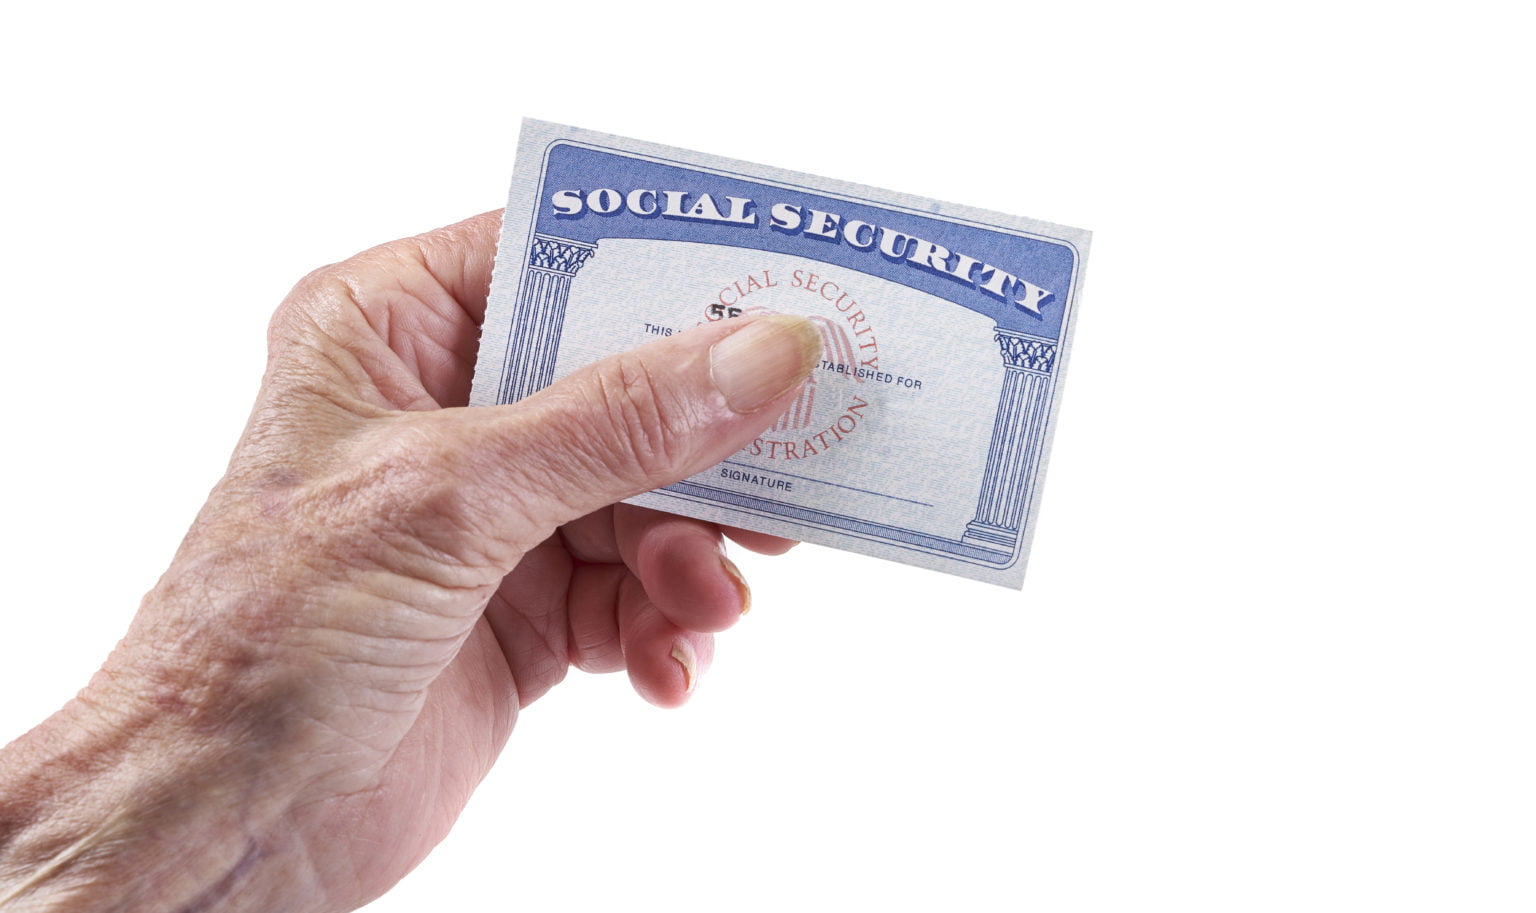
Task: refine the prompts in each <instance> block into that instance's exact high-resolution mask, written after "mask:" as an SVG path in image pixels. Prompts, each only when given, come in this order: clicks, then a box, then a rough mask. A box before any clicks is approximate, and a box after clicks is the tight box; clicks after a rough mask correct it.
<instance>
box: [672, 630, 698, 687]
mask: <svg viewBox="0 0 1536 913" xmlns="http://www.w3.org/2000/svg"><path fill="white" fill-rule="evenodd" d="M672 658H673V659H675V660H677V664H678V665H679V666H682V667H683V693H684V694H692V693H693V679H694V676H695V675H697V674H698V668H699V661H698V657H697V656H695V655H694V652H693V644H691V643H689V642H688V641H687V640H684V639H683V638H681V637H679V638H678V639H677V640H674V641H672Z"/></svg>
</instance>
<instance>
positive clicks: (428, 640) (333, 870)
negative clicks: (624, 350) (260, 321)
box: [0, 213, 819, 910]
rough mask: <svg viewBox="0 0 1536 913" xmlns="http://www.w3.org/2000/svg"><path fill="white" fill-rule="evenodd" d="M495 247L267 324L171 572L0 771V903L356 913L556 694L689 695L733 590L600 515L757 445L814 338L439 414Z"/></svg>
mask: <svg viewBox="0 0 1536 913" xmlns="http://www.w3.org/2000/svg"><path fill="white" fill-rule="evenodd" d="M498 225H499V213H487V214H485V215H482V216H479V217H477V218H474V219H470V220H468V221H465V222H462V223H460V224H458V225H454V226H451V227H449V228H445V229H442V230H439V231H436V232H432V233H430V234H426V235H422V236H420V237H417V238H413V239H409V240H405V241H399V242H395V243H393V244H388V245H385V246H383V247H379V248H376V249H374V250H371V251H368V252H365V253H363V254H361V255H359V256H357V257H355V258H353V259H351V260H349V261H347V262H345V263H341V264H337V265H335V266H331V267H327V268H325V269H322V270H319V271H317V272H316V273H314V274H312V275H310V276H309V277H307V278H305V279H304V280H303V281H302V282H300V284H299V285H298V286H297V287H296V288H295V289H294V291H293V292H292V294H290V296H289V297H288V299H287V300H286V301H285V302H284V303H283V305H282V307H281V308H280V309H279V311H278V313H277V315H276V317H275V318H274V320H273V322H272V326H271V331H270V334H269V346H270V355H269V361H268V368H267V373H266V377H265V379H264V382H263V384H262V388H261V391H260V393H259V395H258V398H257V402H256V405H255V408H254V411H253V414H252V416H251V420H250V423H249V425H248V426H247V428H246V431H245V434H244V436H243V437H242V439H241V441H240V443H239V445H238V447H237V448H236V450H235V453H234V456H233V458H232V460H231V462H230V465H229V469H228V472H227V474H226V475H225V477H224V479H223V480H222V481H221V482H220V483H219V484H218V486H217V487H216V488H215V490H214V491H213V492H212V494H211V495H210V498H209V501H208V504H207V506H206V507H205V508H204V509H203V511H202V512H201V514H200V515H199V516H198V518H197V520H196V522H195V524H194V525H193V527H192V529H191V531H190V532H189V534H188V536H187V538H186V540H185V542H184V543H183V544H182V547H181V549H180V551H179V552H178V554H177V556H176V559H175V561H174V562H173V564H172V567H171V568H170V570H169V571H168V572H167V573H166V574H165V576H164V577H163V578H162V579H161V580H160V582H159V584H158V585H157V586H156V587H155V589H154V590H153V591H152V592H151V593H150V594H149V595H148V596H147V597H146V598H145V600H144V603H143V606H142V607H141V609H140V612H139V614H138V616H137V617H136V618H135V620H134V623H133V625H132V627H131V629H130V631H129V633H128V635H127V636H126V638H125V639H124V640H123V642H122V643H121V644H120V645H119V647H118V649H117V650H116V651H114V653H113V655H112V656H111V657H110V658H109V660H108V661H107V663H106V665H105V666H104V667H103V669H102V671H101V672H100V673H99V674H98V675H97V676H96V677H95V678H94V679H93V680H92V682H91V683H90V685H89V686H88V687H87V688H86V690H85V691H83V692H82V693H81V695H80V697H79V698H78V699H77V700H75V701H74V702H72V703H71V704H70V705H69V706H68V707H66V708H65V709H64V710H62V711H60V713H59V714H57V715H55V716H54V717H53V718H52V719H50V720H49V721H48V722H47V723H45V724H44V725H42V726H40V727H39V728H38V729H36V730H34V731H33V732H32V733H29V734H28V735H27V736H25V737H23V738H22V739H20V740H18V741H17V742H16V743H14V744H12V745H11V746H9V747H8V748H7V749H6V750H5V752H4V753H3V754H0V905H3V901H4V900H5V899H7V898H12V899H17V900H19V901H21V902H23V903H27V902H31V903H34V904H37V905H38V906H37V908H38V909H55V908H57V909H77V908H78V909H104V908H110V909H122V910H138V909H183V908H185V909H199V910H203V909H210V910H211V909H218V910H236V909H239V910H243V909H253V910H273V909H301V910H342V909H352V908H355V907H356V906H359V905H361V904H362V903H365V902H366V901H368V900H370V899H372V898H373V897H375V896H377V895H378V894H380V893H382V892H383V891H384V890H386V889H387V888H388V887H390V886H391V885H393V884H394V883H395V882H396V881H397V880H398V879H399V878H400V877H401V876H402V875H404V874H405V873H406V872H407V871H409V870H410V869H411V867H413V866H414V865H415V864H416V863H417V862H419V861H420V860H421V859H422V857H424V856H425V855H426V853H427V852H428V850H430V849H431V847H432V846H434V845H435V844H436V843H437V842H438V841H439V840H440V839H441V838H442V836H443V835H444V834H445V833H446V832H447V830H448V829H449V827H450V826H451V825H452V823H453V821H454V819H455V818H456V817H457V815H458V813H459V812H460V810H461V809H462V808H463V806H464V803H465V802H466V801H467V800H468V798H469V794H470V792H471V791H472V790H473V789H474V787H475V785H476V784H477V783H478V782H479V780H480V779H481V777H482V776H483V775H484V774H485V773H486V771H487V770H488V769H489V768H490V765H491V764H492V762H493V761H494V760H495V758H496V756H497V754H498V753H499V752H500V750H501V748H502V746H503V744H504V743H505V741H506V739H507V737H508V735H509V734H510V732H511V730H512V727H513V724H514V722H515V721H516V718H517V713H518V710H519V709H520V708H521V707H523V706H526V705H527V704H528V703H529V702H531V701H533V700H535V699H537V698H538V697H539V696H541V695H542V694H544V693H545V692H546V691H548V690H549V689H550V688H551V687H553V686H554V685H555V684H557V683H558V682H559V681H560V680H561V679H562V678H563V677H564V676H565V673H566V670H567V669H568V668H569V666H571V665H576V666H578V667H580V668H583V669H587V670H589V671H611V670H617V669H620V668H623V669H627V670H628V673H629V677H630V680H631V682H632V683H633V684H634V687H635V688H636V690H638V691H639V692H640V694H642V695H643V696H645V697H646V698H647V699H649V700H651V701H652V702H654V703H657V704H661V705H664V706H673V705H676V704H679V703H681V702H682V701H683V700H685V699H686V696H687V694H688V692H689V691H690V690H691V689H692V688H693V686H694V684H695V683H696V681H697V679H698V676H699V675H700V674H701V673H702V672H703V671H704V669H705V668H706V667H707V666H708V664H709V660H710V657H711V654H712V640H711V632H715V631H720V630H723V629H725V628H727V627H729V626H730V625H731V624H732V623H733V622H734V621H735V620H736V619H737V618H738V617H739V616H740V615H741V613H742V612H744V611H745V610H746V608H747V604H748V593H747V589H746V585H745V583H744V582H743V581H742V579H741V576H740V574H739V572H737V571H736V569H735V567H734V565H733V564H731V562H730V561H729V560H728V559H727V558H725V556H724V553H723V551H722V548H721V532H722V531H721V530H720V529H719V528H717V527H715V526H713V525H712V524H708V523H703V522H700V521H696V520H689V519H683V518H679V517H673V516H670V515H665V514H658V513H655V512H651V511H646V510H642V509H638V508H633V507H629V506H627V505H623V504H616V503H615V502H617V501H619V500H621V499H623V498H626V497H628V496H630V495H633V494H637V493H639V492H642V491H647V490H649V489H652V488H656V487H658V486H661V485H665V484H669V483H671V482H673V481H676V480H678V479H681V478H684V477H686V476H689V475H691V474H693V473H696V472H698V471H700V470H702V469H705V468H707V467H708V466H710V465H712V464H714V463H716V462H718V461H720V460H721V459H723V458H725V457H727V456H728V455H729V454H730V453H732V452H733V451H735V450H736V449H738V448H739V447H741V446H742V445H743V444H744V443H745V442H746V441H748V440H750V439H751V438H752V437H753V436H754V435H755V434H756V433H758V432H759V431H761V430H762V429H763V428H765V427H767V426H768V425H769V424H770V423H771V421H772V420H773V418H774V417H775V416H777V415H778V414H779V413H780V412H782V411H783V409H784V408H786V407H787V405H788V404H789V402H790V401H791V400H792V399H793V397H794V395H795V393H796V391H797V390H798V389H799V386H800V383H801V382H802V380H803V379H804V377H805V376H806V374H807V373H808V372H809V370H810V369H811V366H812V365H813V364H814V363H815V360H816V357H817V356H818V353H819V341H818V337H817V335H816V333H815V331H814V329H812V328H811V327H810V325H809V324H808V323H807V322H805V321H801V320H799V319H797V318H788V317H769V318H761V319H757V320H751V321H747V320H731V321H722V322H721V323H718V324H711V325H708V326H705V327H701V328H699V329H696V330H693V331H690V332H688V333H684V334H681V335H679V336H675V337H671V338H668V339H665V340H661V341H659V342H656V343H654V344H652V345H649V346H645V347H643V348H641V349H637V350H635V351H634V352H631V353H628V354H625V355H622V356H617V357H615V358H612V359H609V360H607V361H605V362H602V363H600V364H598V365H594V366H592V367H590V368H587V369H585V370H582V371H580V372H577V373H576V374H575V375H573V376H571V377H569V378H567V379H565V380H563V381H561V382H560V383H558V384H556V385H554V386H552V387H550V388H549V389H547V390H545V391H543V392H542V393H540V394H538V395H536V396H534V397H530V398H529V399H527V400H524V401H523V402H520V403H518V404H515V405H511V406H498V407H494V408H477V409H466V408H445V407H457V406H462V405H463V403H464V402H465V401H466V399H467V395H468V390H469V382H470V374H471V370H472V367H473V364H474V353H475V349H476V344H477V338H478V326H479V322H480V320H481V318H482V316H483V312H484V307H485V290H486V287H487V285H488V284H489V276H490V267H491V262H492V259H493V257H494V248H495V236H496V233H497V229H498ZM725 532H726V533H727V534H728V535H730V536H731V537H732V538H733V539H735V540H736V541H738V542H739V543H741V544H743V545H745V546H747V547H749V548H753V549H756V550H758V551H763V552H769V553H774V552H780V551H783V550H785V549H787V548H788V547H789V546H790V545H791V544H792V543H789V542H786V541H785V540H780V539H775V538H773V537H770V536H764V535H761V534H753V533H746V532H741V531H731V530H726V531H725ZM29 908H30V907H29Z"/></svg>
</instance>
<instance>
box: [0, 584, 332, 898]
mask: <svg viewBox="0 0 1536 913" xmlns="http://www.w3.org/2000/svg"><path fill="white" fill-rule="evenodd" d="M142 614H146V613H141V617H142ZM134 644H135V642H134V640H133V639H132V638H131V637H130V638H129V639H128V640H125V642H124V643H123V645H121V646H120V647H119V648H118V650H117V651H115V652H114V654H113V656H112V658H111V659H109V661H108V662H107V664H106V666H104V667H103V669H102V671H101V672H99V673H98V674H97V675H96V676H95V678H93V680H92V681H91V683H90V684H89V685H88V686H87V688H86V689H85V690H84V691H82V692H81V694H80V696H79V697H77V698H75V699H74V700H72V701H70V703H69V704H68V705H66V706H65V707H64V708H63V709H62V710H60V711H59V712H58V713H56V714H54V716H52V717H51V718H49V719H48V720H47V721H45V722H44V723H43V724H41V725H39V726H38V727H37V728H35V729H34V730H32V731H31V732H29V733H27V734H26V735H24V736H22V737H21V738H20V739H18V740H17V741H16V742H14V743H12V744H11V745H10V746H7V747H6V748H5V749H4V750H3V751H0V907H7V906H8V903H7V902H15V903H17V904H18V908H19V909H28V910H31V909H37V910H98V909H114V910H124V911H130V910H133V911H136V910H164V909H184V908H185V909H219V910H226V909H227V910H237V909H247V908H249V909H266V910H273V909H289V908H294V907H299V908H302V907H303V906H304V905H301V904H295V903H293V901H294V900H295V899H296V898H298V897H301V896H305V888H306V887H307V884H306V882H305V879H304V877H303V876H304V875H305V873H307V872H308V867H307V866H306V865H304V864H303V859H302V852H301V848H300V847H296V846H293V845H292V843H291V841H289V840H287V839H286V838H285V836H284V835H285V834H286V833H288V830H287V829H286V828H284V827H283V826H282V823H283V821H284V819H285V818H286V817H287V816H288V815H289V814H290V811H291V806H292V802H293V799H292V797H291V794H289V793H288V792H286V791H285V790H283V789H281V788H278V787H279V786H280V785H281V784H280V781H281V780H282V779H283V778H282V771H283V767H284V765H283V764H282V762H281V755H282V754H283V752H284V749H285V745H284V743H285V741H286V737H285V735H284V728H285V727H284V726H283V725H282V724H281V723H280V722H279V721H280V720H281V718H282V709H281V703H280V701H276V700H274V699H273V695H274V693H275V692H277V691H278V690H279V689H278V688H277V687H276V686H275V685H272V684H268V685H265V686H263V687H259V688H255V689H251V690H245V689H242V688H239V687H233V686H230V687H219V685H218V680H219V676H220V675H223V674H227V673H228V672H229V669H228V668H226V666H227V665H228V663H229V662H230V661H229V660H228V659H227V658H224V659H215V658H213V654H212V653H204V654H203V655H201V656H191V655H186V656H178V655H176V651H175V650H174V649H170V650H159V651H156V655H154V656H146V655H143V651H140V650H137V649H136V647H135V645H134ZM247 675H254V673H252V672H249V671H248V672H247ZM253 694H254V695H257V696H256V697H252V695H253ZM237 695H239V696H238V697H237ZM274 863H277V865H275V866H274ZM279 869H280V870H281V871H282V873H283V877H281V878H275V877H270V876H269V875H268V873H269V872H275V871H277V870H279ZM308 896H310V897H311V901H310V902H311V903H313V902H314V901H313V897H314V895H313V893H312V892H310V893H309V894H308ZM237 901H238V902H237Z"/></svg>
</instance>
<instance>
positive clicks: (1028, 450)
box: [963, 327, 1057, 554]
mask: <svg viewBox="0 0 1536 913" xmlns="http://www.w3.org/2000/svg"><path fill="white" fill-rule="evenodd" d="M995 338H996V339H997V344H998V346H999V348H1000V349H1001V350H1002V357H1003V391H1002V393H1001V394H1000V395H999V396H998V399H997V421H996V423H995V424H994V425H993V426H992V449H991V450H990V451H989V453H988V456H987V468H986V471H985V473H984V474H983V475H982V479H981V497H980V498H979V499H978V500H977V503H976V518H975V519H974V520H972V521H971V522H970V523H968V524H966V527H965V536H964V539H963V541H964V542H966V543H967V544H970V545H977V546H980V547H982V548H987V549H993V550H997V551H1001V552H1004V553H1007V554H1012V553H1013V552H1014V550H1015V549H1016V548H1017V546H1018V543H1019V532H1020V529H1021V527H1022V526H1023V523H1024V511H1025V507H1026V505H1025V499H1026V497H1027V496H1028V494H1029V491H1030V489H1031V488H1032V487H1033V486H1034V477H1035V469H1036V467H1037V466H1038V465H1039V462H1040V448H1041V444H1042V443H1043V442H1044V440H1045V420H1046V417H1047V416H1049V415H1050V411H1051V372H1052V370H1054V368H1055V366H1056V347H1057V343H1056V340H1054V339H1044V338H1041V337H1039V336H1030V335H1028V334H1025V333H1016V332H1014V331H1012V330H1005V329H1003V328H1002V327H997V328H996V337H995Z"/></svg>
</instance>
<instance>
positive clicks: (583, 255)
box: [500, 235, 597, 403]
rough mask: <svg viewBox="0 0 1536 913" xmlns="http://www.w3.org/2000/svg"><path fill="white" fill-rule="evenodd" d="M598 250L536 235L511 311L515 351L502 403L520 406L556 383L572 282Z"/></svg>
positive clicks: (509, 359)
mask: <svg viewBox="0 0 1536 913" xmlns="http://www.w3.org/2000/svg"><path fill="white" fill-rule="evenodd" d="M596 252H597V245H596V244H588V243H586V242H583V241H572V240H570V239H568V238H557V237H554V236H553V235H534V236H533V246H532V247H531V248H530V249H529V252H528V264H527V266H526V267H525V268H524V269H523V281H522V283H521V284H520V286H519V291H518V297H517V307H516V308H515V309H514V311H513V317H512V332H511V340H512V347H511V348H510V349H509V350H508V352H507V363H506V367H505V369H504V370H503V372H502V382H501V397H500V402H503V403H511V402H516V401H517V400H520V399H522V398H523V397H525V396H528V395H530V394H532V393H536V392H538V391H539V390H542V389H544V388H545V387H547V386H549V385H550V384H551V383H553V382H554V379H555V355H556V353H557V352H558V351H559V349H560V329H561V327H562V326H564V324H565V304H566V301H567V300H568V299H569V298H570V296H571V279H572V278H574V277H575V275H576V271H577V270H579V269H581V267H582V265H583V264H585V263H586V262H587V260H588V259H589V258H590V257H591V256H592V255H593V254H594V253H596Z"/></svg>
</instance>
